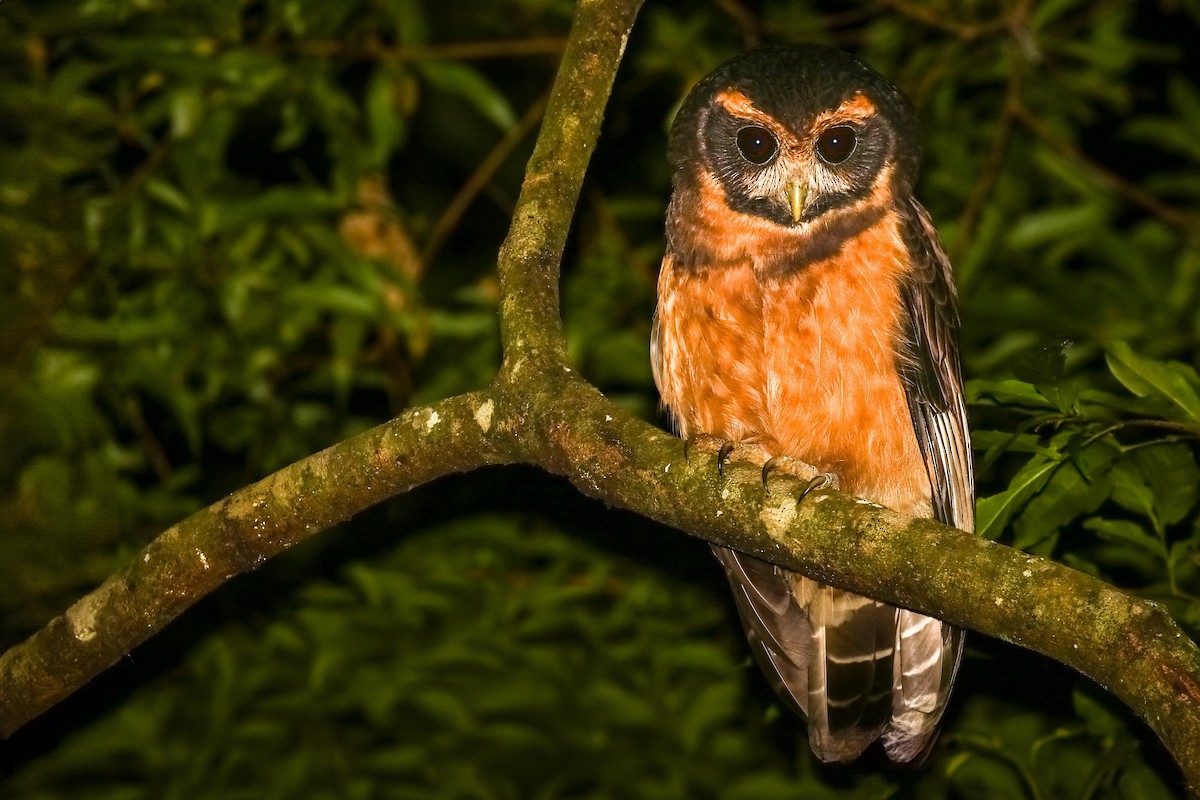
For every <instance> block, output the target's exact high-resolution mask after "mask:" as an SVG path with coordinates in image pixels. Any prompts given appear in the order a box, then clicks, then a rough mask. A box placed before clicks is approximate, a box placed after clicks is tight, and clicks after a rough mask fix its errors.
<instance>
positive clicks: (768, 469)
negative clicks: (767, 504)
mask: <svg viewBox="0 0 1200 800" xmlns="http://www.w3.org/2000/svg"><path fill="white" fill-rule="evenodd" d="M784 458H785V457H784V456H771V457H770V458H768V459H767V461H766V463H765V464H763V468H762V482H763V491H766V490H767V477H768V476H769V475H770V474H771V473H772V472H773V471H774V470H775V469H776V468H778V467H779V465H780V464H782V463H783V459H784Z"/></svg>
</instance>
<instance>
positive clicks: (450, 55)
mask: <svg viewBox="0 0 1200 800" xmlns="http://www.w3.org/2000/svg"><path fill="white" fill-rule="evenodd" d="M566 46H567V40H566V38H565V37H562V36H537V37H532V38H529V39H508V40H504V41H494V42H447V43H445V44H430V45H385V44H383V43H382V42H378V41H374V40H368V41H366V42H359V43H355V42H343V41H338V40H310V41H307V42H300V43H298V44H295V45H288V46H285V47H286V49H288V50H290V51H291V52H295V53H298V54H300V55H302V56H307V57H310V58H339V59H350V60H368V61H389V62H397V63H399V62H411V61H448V60H453V61H475V60H478V59H484V58H527V57H529V56H557V55H560V54H561V53H562V51H563V48H565V47H566ZM267 47H268V49H275V48H272V47H271V45H267ZM278 49H284V48H283V47H281V48H278Z"/></svg>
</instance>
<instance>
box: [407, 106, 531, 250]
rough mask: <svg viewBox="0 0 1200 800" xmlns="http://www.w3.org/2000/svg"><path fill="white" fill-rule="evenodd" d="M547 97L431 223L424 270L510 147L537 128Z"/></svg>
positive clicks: (489, 156) (498, 166)
mask: <svg viewBox="0 0 1200 800" xmlns="http://www.w3.org/2000/svg"><path fill="white" fill-rule="evenodd" d="M549 100H550V93H549V92H547V93H546V94H544V95H542V96H541V97H539V98H538V99H537V100H535V101H534V103H533V105H531V106H529V108H528V109H527V110H526V111H525V114H524V115H523V116H522V117H521V119H520V120H518V121H517V124H516V125H513V126H512V127H511V128H509V129H508V131H507V132H506V133H505V134H504V136H502V137H501V138H500V141H498V142H496V145H495V147H493V148H492V150H491V152H490V153H488V154H487V156H486V157H485V158H484V159H483V161H480V162H479V166H477V167H476V168H475V171H474V172H472V173H471V175H470V177H468V178H467V181H466V183H464V184H463V185H462V187H461V188H460V189H459V190H458V193H457V194H455V195H454V198H453V199H452V200H451V201H450V204H449V205H447V206H446V208H445V210H444V211H442V214H441V216H439V217H438V218H437V221H436V222H434V223H433V227H432V228H431V229H430V231H429V238H428V239H427V240H426V241H425V247H424V248H423V249H422V250H421V264H422V265H423V267H424V269H428V268H429V265H430V264H432V263H433V260H434V259H435V258H437V254H438V253H439V252H440V251H441V249H442V246H443V245H444V244H445V243H446V239H447V238H448V237H449V236H450V234H451V232H453V231H454V229H455V228H456V227H457V226H458V222H459V220H460V219H462V215H463V214H464V213H466V210H467V209H468V208H470V206H471V203H473V202H474V201H475V198H476V197H477V196H478V195H479V193H480V192H481V191H483V189H484V187H486V186H487V185H488V182H489V181H490V180H491V179H492V176H494V175H495V174H496V171H497V170H498V169H500V167H501V166H503V165H504V162H505V161H507V160H508V157H509V156H511V155H512V152H513V150H515V149H516V148H517V145H519V144H520V143H521V141H522V140H523V139H524V138H525V137H526V136H528V135H529V132H530V131H532V130H533V129H534V128H535V127H537V124H538V121H539V120H540V119H541V118H542V115H543V114H545V113H546V103H547V102H549Z"/></svg>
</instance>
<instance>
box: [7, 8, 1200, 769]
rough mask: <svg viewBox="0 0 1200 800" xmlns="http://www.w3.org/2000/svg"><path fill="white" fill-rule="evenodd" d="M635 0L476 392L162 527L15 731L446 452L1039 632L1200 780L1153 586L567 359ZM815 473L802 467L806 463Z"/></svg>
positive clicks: (1023, 638) (408, 481)
mask: <svg viewBox="0 0 1200 800" xmlns="http://www.w3.org/2000/svg"><path fill="white" fill-rule="evenodd" d="M639 5H640V0H613V1H610V0H582V2H580V3H579V6H578V9H577V12H576V18H575V23H574V26H573V28H572V32H571V37H570V40H569V42H568V45H567V49H566V53H565V55H564V59H563V64H562V67H561V69H560V72H559V76H558V78H557V80H556V83H555V87H554V91H553V94H552V98H551V101H550V104H549V108H548V111H547V116H546V122H545V124H544V126H543V129H542V132H541V134H540V136H539V139H538V144H537V147H536V149H535V151H534V155H533V157H532V159H531V161H530V164H529V168H528V171H527V173H526V179H525V184H524V186H523V188H522V193H521V198H520V200H519V202H518V205H517V209H516V212H515V214H514V219H513V224H512V228H511V230H510V233H509V236H508V238H507V240H506V241H505V244H504V247H503V248H502V250H501V254H500V259H499V270H500V277H501V283H502V289H503V299H502V305H501V328H502V336H503V342H504V346H505V361H504V366H503V368H502V370H501V372H500V374H499V375H498V376H497V378H496V380H495V381H494V382H493V384H492V385H491V386H490V387H489V388H488V389H486V390H484V391H482V392H477V393H472V394H467V395H461V396H458V397H453V398H450V399H447V400H444V401H442V402H440V403H436V404H433V405H431V406H428V407H424V408H414V409H410V410H408V411H406V412H405V413H403V414H402V415H400V416H399V417H397V418H396V419H394V420H392V421H390V422H388V423H386V424H384V425H381V426H379V427H378V428H375V429H373V430H371V431H368V432H366V433H364V434H361V435H359V436H357V437H354V438H352V439H349V440H347V441H345V442H342V443H340V444H338V445H335V446H334V447H331V448H329V449H327V450H325V451H322V452H321V453H317V454H316V455H313V456H311V457H309V458H306V459H304V460H302V461H299V462H297V463H296V464H293V465H291V466H289V467H287V468H285V469H283V470H280V471H279V472H277V473H275V474H273V475H271V476H268V477H267V478H265V479H263V480H262V481H259V482H258V483H256V484H254V485H252V486H249V487H246V488H245V489H242V490H240V491H238V492H236V493H234V494H232V495H230V496H229V497H227V498H225V499H224V500H222V501H221V502H219V503H216V504H214V505H213V506H210V507H209V508H207V509H204V510H203V511H200V512H198V513H197V514H194V515H193V516H191V517H189V518H187V519H186V520H184V521H182V522H180V523H179V524H177V525H175V526H173V527H172V528H170V529H168V530H167V531H165V532H164V533H163V534H162V535H161V536H159V537H158V538H157V539H156V540H155V541H154V542H153V543H151V544H150V545H149V546H148V547H147V548H146V549H145V550H143V551H142V552H141V553H140V554H138V556H137V557H136V558H135V559H134V560H133V561H132V562H131V563H130V564H129V565H128V566H126V567H125V568H124V569H122V570H121V571H120V572H118V573H117V574H115V575H113V576H112V577H110V578H109V579H108V580H107V581H105V582H104V584H103V585H101V586H100V587H99V588H98V589H97V590H95V591H94V592H92V593H91V594H89V595H87V596H86V597H84V598H83V599H81V600H80V601H78V602H77V603H76V604H75V605H73V606H72V607H71V608H70V609H68V610H67V611H66V612H65V613H64V614H63V615H61V616H59V617H56V618H55V619H54V620H52V621H51V622H50V624H49V625H47V626H46V628H44V629H43V630H42V631H40V632H38V633H37V634H35V635H34V636H32V637H30V638H29V639H28V640H26V641H25V642H23V643H21V644H19V645H17V646H16V647H14V648H12V649H11V650H9V651H8V652H7V653H5V654H3V655H2V656H0V735H3V736H6V737H7V736H9V735H11V734H12V733H13V732H14V731H16V730H17V729H19V728H20V727H21V726H22V725H24V724H25V723H26V722H27V721H29V720H30V719H32V718H33V717H35V716H37V715H38V714H40V713H42V712H43V711H45V710H46V709H48V708H50V707H51V706H53V705H54V704H55V703H57V702H59V701H60V700H62V699H63V698H65V697H66V696H68V695H69V694H71V693H72V692H73V691H75V690H76V689H78V688H79V687H81V686H82V685H84V684H85V683H86V682H87V681H88V680H90V679H91V678H92V677H94V676H95V675H97V674H98V673H99V672H101V671H103V670H104V669H106V668H107V667H108V666H109V665H111V664H113V663H114V662H116V661H117V660H118V659H120V658H121V657H123V656H124V655H125V654H126V653H128V652H130V651H131V650H132V649H133V648H135V647H136V646H137V645H138V644H139V643H141V642H143V641H145V640H146V639H147V638H149V637H150V636H152V635H153V634H154V633H155V632H156V631H158V630H160V629H161V628H162V627H163V626H164V625H166V624H167V623H168V622H170V621H171V620H172V619H173V618H174V617H176V616H178V615H179V614H181V613H182V612H183V611H184V610H185V609H187V608H188V607H189V606H191V605H192V604H193V603H195V602H196V601H197V600H199V599H200V598H202V597H203V596H204V595H206V594H207V593H209V592H211V591H212V590H213V589H215V588H217V587H218V586H220V585H221V584H223V583H224V582H225V581H226V580H228V579H229V578H230V577H232V576H234V575H236V574H239V573H241V572H245V571H248V570H250V569H253V568H254V567H256V566H258V565H259V564H261V563H263V562H264V561H265V560H267V559H268V558H271V557H272V556H274V555H276V554H277V553H279V552H281V551H282V550H284V549H286V548H288V547H290V546H291V545H292V544H295V543H296V542H299V541H301V540H303V539H305V538H307V537H308V536H310V535H312V534H314V533H317V532H319V531H322V530H325V529H328V528H329V527H331V526H333V525H335V524H336V523H338V522H340V521H343V520H345V519H348V518H349V517H351V516H353V515H354V514H356V513H358V512H360V511H362V510H363V509H365V508H368V507H370V506H372V505H374V504H376V503H378V502H380V501H382V500H384V499H387V498H389V497H392V496H395V495H397V494H400V493H403V492H405V491H407V490H409V489H411V488H413V487H415V486H417V485H420V484H423V483H426V482H428V481H431V480H434V479H435V478H437V477H440V476H442V475H446V474H448V473H451V472H461V471H467V470H472V469H475V468H478V467H481V466H484V465H488V464H504V463H516V462H522V463H528V464H534V465H538V466H540V467H542V468H544V469H546V470H548V471H551V472H554V473H557V474H560V475H564V476H566V477H567V478H569V479H570V480H571V481H572V482H573V483H574V485H575V486H576V487H578V488H579V490H580V491H582V492H584V493H586V494H588V495H590V496H593V497H596V498H599V499H601V500H603V501H605V502H607V503H609V504H611V505H615V506H620V507H623V508H627V509H629V510H632V511H635V512H638V513H640V514H643V515H645V516H647V517H650V518H652V519H655V520H658V521H660V522H662V523H665V524H667V525H671V526H674V527H676V528H679V529H681V530H684V531H687V532H688V533H691V534H693V535H696V536H699V537H702V538H704V539H706V540H708V541H711V542H715V543H718V544H722V545H725V546H729V547H734V548H736V549H738V550H742V551H744V552H747V553H752V554H754V555H757V556H759V557H761V558H764V559H766V560H768V561H772V562H775V563H777V564H780V565H782V566H785V567H787V568H789V569H793V570H796V571H799V572H802V573H805V574H807V575H810V576H813V577H816V578H819V579H821V580H823V581H826V582H828V583H831V584H835V585H838V586H842V587H844V588H847V589H851V590H853V591H856V592H860V593H862V594H866V595H870V596H873V597H878V598H880V599H883V600H886V601H889V602H892V603H896V604H899V605H903V606H907V607H910V608H913V609H916V610H918V611H922V612H925V613H929V614H933V615H935V616H937V617H940V618H942V619H945V620H947V621H949V622H952V623H955V624H957V625H962V626H966V627H970V628H973V629H976V630H980V631H983V632H985V633H988V634H990V635H992V636H996V637H998V638H1001V639H1004V640H1006V641H1009V642H1013V643H1015V644H1018V645H1021V646H1023V647H1027V648H1029V649H1031V650H1035V651H1037V652H1039V653H1042V654H1044V655H1046V656H1049V657H1051V658H1054V659H1057V660H1059V661H1061V662H1063V663H1065V664H1068V665H1070V666H1072V667H1074V668H1075V669H1077V670H1079V671H1080V672H1081V673H1083V674H1085V675H1087V676H1089V677H1091V678H1092V679H1093V680H1095V681H1097V682H1098V683H1099V684H1100V685H1102V686H1105V687H1107V688H1108V689H1109V690H1111V691H1112V692H1113V693H1114V694H1115V695H1116V696H1117V697H1119V698H1121V699H1122V700H1123V701H1124V702H1126V703H1127V704H1128V705H1129V706H1130V707H1131V708H1133V710H1134V711H1135V712H1137V713H1138V714H1139V715H1140V716H1141V717H1142V718H1143V719H1145V720H1146V721H1147V722H1148V723H1149V724H1150V726H1151V727H1152V728H1153V729H1154V730H1155V731H1156V732H1157V733H1158V735H1159V736H1160V737H1161V738H1162V740H1163V742H1164V743H1165V744H1166V746H1167V748H1168V749H1169V750H1170V751H1171V753H1172V754H1173V755H1174V756H1175V758H1176V760H1177V761H1178V763H1179V764H1180V766H1181V767H1182V769H1183V771H1184V774H1185V777H1186V779H1187V781H1188V782H1189V784H1190V785H1191V786H1192V788H1193V789H1196V788H1198V787H1200V649H1197V647H1196V645H1195V644H1194V643H1193V642H1191V641H1190V640H1188V638H1187V637H1186V636H1185V635H1184V634H1183V633H1182V631H1181V630H1180V629H1179V627H1178V626H1177V625H1176V624H1175V623H1174V622H1173V621H1172V620H1171V618H1170V617H1169V616H1168V615H1167V614H1166V612H1165V611H1164V610H1163V609H1162V608H1161V607H1160V606H1158V605H1156V604H1154V603H1150V602H1147V601H1144V600H1140V599H1137V598H1134V597H1131V596H1130V595H1128V594H1126V593H1124V592H1121V591H1120V590H1117V589H1115V588H1113V587H1111V586H1109V585H1107V584H1105V583H1103V582H1102V581H1099V580H1096V579H1095V578H1092V577H1090V576H1087V575H1084V574H1082V573H1079V572H1076V571H1074V570H1071V569H1068V568H1066V567H1063V566H1061V565H1058V564H1055V563H1053V562H1050V561H1046V560H1044V559H1040V558H1036V557H1033V556H1030V555H1027V554H1025V553H1022V552H1019V551H1016V550H1012V549H1010V548H1007V547H1004V546H1001V545H998V544H995V543H992V542H989V541H986V540H982V539H978V538H976V537H973V536H970V535H967V534H965V533H962V532H960V531H956V530H954V529H952V528H949V527H946V526H944V525H941V524H938V523H936V522H933V521H931V520H920V519H912V518H908V517H904V516H902V515H900V514H897V513H895V512H892V511H890V510H888V509H885V508H881V507H879V506H876V505H873V504H870V503H865V502H864V501H861V500H856V499H855V498H852V497H849V496H846V495H842V494H839V493H836V492H825V493H820V494H816V495H814V496H810V498H809V499H808V500H806V501H805V502H804V503H802V504H798V503H797V502H796V499H795V498H796V496H798V494H799V491H800V487H801V486H802V485H803V483H802V481H801V480H798V479H797V478H796V477H793V476H789V475H786V474H785V475H780V476H778V477H777V478H772V480H771V484H770V488H769V490H767V489H765V488H764V487H763V485H762V482H761V479H760V475H759V469H758V466H760V465H758V464H750V463H746V462H734V463H733V464H731V465H729V467H727V468H726V470H725V471H724V475H723V476H718V474H717V471H716V469H715V465H714V459H713V456H712V455H711V454H705V453H703V452H696V453H694V454H693V456H692V457H691V458H690V459H685V458H684V456H683V450H682V446H681V443H680V442H679V440H678V439H676V438H675V437H672V436H670V435H668V434H666V433H664V432H662V431H660V430H658V429H656V428H653V427H651V426H649V425H647V424H645V423H643V422H640V421H638V420H637V419H635V418H633V417H631V416H630V415H629V414H627V413H625V412H624V411H622V410H621V409H620V408H619V407H617V406H615V405H614V404H613V403H611V402H609V401H608V400H606V399H605V398H604V397H603V396H601V395H600V393H599V392H598V391H597V390H596V389H595V388H594V387H593V386H591V385H589V384H588V383H586V382H585V381H583V380H582V379H580V378H579V377H578V376H577V375H576V374H575V373H573V372H572V371H571V368H570V366H569V365H568V363H567V361H566V355H565V354H566V348H565V346H564V341H563V334H562V325H561V321H560V317H559V304H558V272H559V263H560V259H561V256H562V251H563V247H564V244H565V241H566V236H567V231H568V229H569V226H570V221H571V215H572V209H573V208H574V205H575V201H576V199H577V197H578V193H579V187H580V184H581V182H582V178H583V173H584V170H585V169H586V166H587V162H588V159H589V156H590V153H591V150H592V148H593V146H594V144H595V142H596V140H597V138H598V135H599V127H600V120H601V116H602V114H603V108H604V105H605V102H606V99H607V96H608V93H609V90H610V88H611V85H612V81H613V77H614V75H615V72H616V68H617V64H618V63H619V60H620V57H621V54H622V51H623V49H624V45H625V41H626V37H627V36H628V32H629V30H630V28H631V26H632V24H633V19H634V16H635V15H636V12H637V9H638V7H639ZM796 470H797V472H798V473H799V474H800V475H804V474H805V468H804V467H803V466H802V465H801V466H798V467H796Z"/></svg>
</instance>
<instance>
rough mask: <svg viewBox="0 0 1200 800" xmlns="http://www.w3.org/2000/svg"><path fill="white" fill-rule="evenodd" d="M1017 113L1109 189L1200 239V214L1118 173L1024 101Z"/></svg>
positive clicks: (1017, 107)
mask: <svg viewBox="0 0 1200 800" xmlns="http://www.w3.org/2000/svg"><path fill="white" fill-rule="evenodd" d="M1013 114H1014V116H1015V117H1016V118H1017V119H1018V120H1020V122H1021V124H1022V125H1024V126H1025V127H1026V128H1028V129H1029V131H1030V132H1031V133H1033V135H1034V136H1036V137H1038V138H1039V139H1041V140H1042V141H1043V142H1045V143H1046V144H1048V145H1049V146H1050V147H1051V148H1053V149H1054V150H1056V151H1058V152H1059V153H1060V154H1062V155H1064V156H1066V157H1067V158H1069V159H1071V160H1072V161H1074V162H1075V163H1076V164H1079V165H1080V166H1082V167H1084V168H1086V169H1087V170H1088V171H1089V172H1091V173H1092V174H1093V175H1094V176H1095V177H1096V178H1097V179H1098V180H1099V181H1100V182H1101V183H1103V184H1104V185H1106V186H1107V187H1108V188H1109V189H1111V190H1113V191H1114V192H1116V193H1117V194H1119V195H1121V196H1122V197H1124V198H1125V199H1126V200H1128V201H1129V202H1131V203H1133V204H1134V205H1136V206H1138V207H1139V208H1141V209H1142V210H1144V211H1146V212H1148V213H1150V214H1153V215H1154V216H1156V217H1158V218H1159V219H1161V220H1162V221H1163V222H1166V223H1167V224H1169V225H1173V226H1175V227H1177V228H1179V229H1180V230H1182V231H1183V232H1184V233H1185V234H1187V235H1188V236H1190V237H1191V238H1192V240H1193V241H1198V240H1200V215H1197V214H1195V213H1188V212H1185V211H1181V210H1180V209H1178V208H1175V207H1174V206H1171V205H1168V204H1167V203H1164V202H1163V201H1162V200H1159V199H1158V198H1157V197H1155V196H1154V195H1152V194H1150V193H1149V192H1147V191H1146V190H1145V189H1143V188H1142V187H1140V186H1138V185H1137V184H1136V183H1133V182H1132V181H1130V180H1128V179H1126V178H1124V177H1122V176H1121V175H1118V174H1117V173H1116V172H1113V171H1112V170H1111V169H1109V168H1108V167H1106V166H1104V165H1103V164H1101V163H1100V162H1099V161H1096V160H1095V159H1092V158H1090V157H1088V156H1087V155H1086V154H1085V153H1084V152H1083V151H1082V150H1080V149H1079V148H1078V147H1076V146H1075V145H1073V144H1072V143H1070V142H1068V141H1066V140H1065V139H1063V138H1062V137H1060V136H1059V135H1058V134H1056V133H1054V131H1052V130H1050V128H1048V127H1047V126H1046V125H1044V124H1042V122H1041V120H1039V119H1038V118H1037V117H1035V116H1034V115H1033V114H1032V113H1031V112H1030V111H1029V109H1028V108H1026V107H1025V106H1024V105H1023V104H1020V103H1018V104H1017V106H1016V107H1015V108H1014V110H1013Z"/></svg>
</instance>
